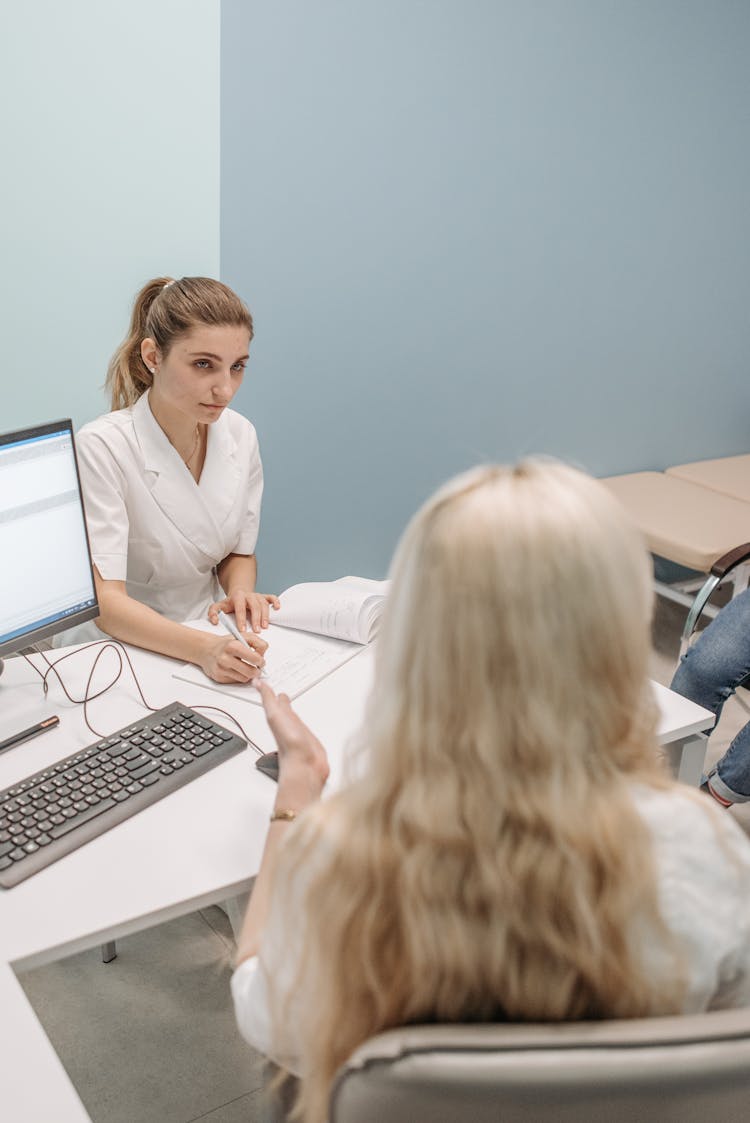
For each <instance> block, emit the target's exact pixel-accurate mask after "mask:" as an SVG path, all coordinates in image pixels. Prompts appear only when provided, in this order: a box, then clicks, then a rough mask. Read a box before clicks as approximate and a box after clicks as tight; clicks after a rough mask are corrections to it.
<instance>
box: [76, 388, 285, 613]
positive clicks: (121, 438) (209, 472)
mask: <svg viewBox="0 0 750 1123" xmlns="http://www.w3.org/2000/svg"><path fill="white" fill-rule="evenodd" d="M76 450H77V453H78V464H79V468H80V473H81V487H82V490H83V498H84V505H85V509H86V524H87V526H88V532H89V540H90V543H91V554H92V558H93V561H94V564H95V565H96V567H97V569H98V570H99V572H100V573H101V575H102V577H103V578H105V579H106V580H111V581H125V583H126V587H127V591H128V593H129V594H130V596H131V597H134V598H135V599H136V600H138V601H141V602H142V603H143V604H147V605H148V606H149V607H150V608H153V609H155V610H156V611H157V612H159V613H161V615H162V616H166V617H168V619H170V620H177V621H183V620H191V619H195V618H197V617H203V616H205V614H206V610H207V608H208V606H209V604H211V602H212V601H215V600H219V599H220V598H221V597H223V595H224V594H223V592H222V591H221V588H220V586H219V582H218V579H217V576H216V566H217V565H218V564H219V562H221V561H223V559H224V558H225V557H227V555H228V554H232V553H234V554H253V553H254V552H255V544H256V541H257V537H258V527H259V523H260V504H261V497H262V494H263V468H262V466H261V461H260V452H259V449H258V438H257V435H256V432H255V428H254V426H253V425H251V423H250V422H249V421H248V420H247V418H245V417H242V415H241V414H239V413H235V412H234V411H233V410H225V411H224V413H223V414H222V415H221V417H220V418H219V419H218V420H217V421H215V422H214V423H213V425H210V426H209V428H208V442H207V446H206V459H205V463H204V465H203V471H202V473H201V478H200V482H199V483H196V482H195V480H194V479H193V477H192V475H191V474H190V471H189V470H188V468H187V467H186V465H185V464H184V462H183V460H182V458H181V457H180V455H179V453H178V452H177V451H176V449H174V448H173V447H172V445H171V444H170V443H169V441H168V440H167V438H166V436H165V434H164V433H163V431H162V430H161V428H160V427H159V425H158V424H157V422H156V419H155V418H154V415H153V414H152V413H151V408H150V406H149V404H148V392H146V393H145V394H144V395H143V396H142V397H141V398H139V399H138V401H137V402H136V403H135V405H133V406H130V407H129V408H127V409H121V410H116V411H115V412H114V413H107V414H105V415H104V416H103V417H99V418H97V420H96V421H92V422H90V423H89V424H88V425H84V427H83V428H82V429H81V430H80V432H79V433H78V434H77V436H76Z"/></svg>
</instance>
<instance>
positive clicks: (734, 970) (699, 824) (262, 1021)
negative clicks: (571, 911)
mask: <svg viewBox="0 0 750 1123" xmlns="http://www.w3.org/2000/svg"><path fill="white" fill-rule="evenodd" d="M633 796H634V800H635V804H636V808H637V811H638V813H639V814H640V815H641V817H642V819H643V821H644V823H645V824H646V826H647V827H648V829H649V831H650V833H651V838H652V843H653V855H654V865H655V871H656V879H657V890H658V897H659V904H660V909H661V914H662V918H663V920H664V923H665V924H666V927H667V929H668V931H669V932H670V933H671V934H672V936H673V938H674V939H675V940H676V943H677V946H678V948H681V949H682V950H683V952H684V956H685V962H686V964H687V966H688V970H689V977H688V979H687V988H686V993H685V999H684V1005H683V1012H684V1013H686V1014H687V1013H697V1012H700V1011H703V1010H714V1009H725V1008H728V1007H736V1006H746V1005H750V840H748V838H747V837H746V836H745V835H744V833H743V832H742V830H741V829H740V828H739V827H738V826H737V824H736V823H735V822H733V820H732V817H731V816H730V815H727V814H726V813H725V812H723V811H720V810H719V809H718V808H717V807H714V805H713V804H712V803H711V802H710V801H709V799H708V798H707V797H700V796H697V793H696V794H694V795H691V794H690V793H689V792H688V790H687V789H685V790H679V789H678V790H674V789H673V790H671V791H659V790H656V789H652V788H646V787H642V786H634V788H633ZM323 843H324V845H325V840H323ZM627 845H628V840H627V839H623V846H627ZM318 865H319V863H318V862H315V860H314V858H313V860H312V861H311V862H310V863H309V865H307V866H305V867H304V868H303V869H300V870H297V871H295V872H294V873H293V874H292V876H291V879H290V883H289V884H288V885H286V886H285V887H284V888H285V892H284V906H283V916H282V915H279V912H280V910H278V909H276V910H272V914H271V919H270V921H269V926H268V927H267V929H266V931H265V932H264V933H263V939H262V945H261V954H260V958H258V957H253V958H251V959H247V960H245V962H244V963H241V964H240V966H239V967H238V968H237V969H236V971H235V972H234V974H233V976H232V983H231V986H232V996H233V999H234V1009H235V1014H236V1017H237V1024H238V1026H239V1029H240V1033H241V1034H242V1036H243V1037H244V1038H245V1039H246V1040H247V1041H248V1042H249V1043H250V1044H251V1045H252V1046H254V1048H256V1049H258V1050H259V1051H260V1052H262V1053H266V1054H267V1055H269V1056H271V1057H273V1059H274V1060H276V1061H277V1062H278V1063H279V1064H281V1065H283V1066H285V1067H286V1068H288V1069H289V1070H290V1071H292V1072H297V1073H298V1072H299V1071H300V1067H299V1064H300V1063H299V1054H300V1048H299V1043H298V1042H297V1041H296V1040H295V1036H294V1025H295V1021H296V1019H295V1017H294V998H295V996H294V994H293V992H292V989H291V988H292V987H293V984H294V982H295V980H296V976H297V969H298V965H299V963H300V957H301V955H302V952H303V949H304V939H305V937H304V930H305V917H304V906H303V901H304V896H305V891H306V888H307V885H308V884H309V881H310V879H311V877H312V876H314V873H315V872H316V870H317V867H318ZM290 918H294V923H289V919H290ZM632 935H633V939H634V940H635V941H636V942H637V943H638V944H640V949H641V955H642V960H641V961H642V963H643V964H644V966H645V968H646V970H647V971H648V972H649V974H651V975H652V976H653V978H654V979H655V980H656V979H658V980H661V979H663V978H664V975H665V972H666V971H668V970H670V969H671V968H670V965H671V963H672V960H671V956H670V950H669V949H668V948H667V947H666V946H665V944H664V942H663V941H662V942H660V940H659V934H658V933H657V932H653V931H650V930H647V928H646V926H645V925H640V926H639V925H638V922H637V920H636V921H635V923H634V927H633V933H632ZM269 978H270V979H271V980H272V982H273V989H274V994H275V996H276V997H277V999H278V1000H279V1002H280V1004H281V1005H282V1007H283V1004H284V1003H285V1002H288V1003H289V1005H288V1006H287V1007H285V1008H286V1010H287V1018H286V1019H285V1022H284V1025H283V1026H282V1027H281V1031H280V1032H279V1034H278V1035H277V1036H273V1035H272V1030H271V1022H270V1005H269V993H268V981H267V980H268V979H269Z"/></svg>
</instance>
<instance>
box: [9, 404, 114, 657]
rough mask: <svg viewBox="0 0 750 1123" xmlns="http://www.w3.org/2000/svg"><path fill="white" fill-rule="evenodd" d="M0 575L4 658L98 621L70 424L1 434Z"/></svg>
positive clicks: (55, 424)
mask: <svg viewBox="0 0 750 1123" xmlns="http://www.w3.org/2000/svg"><path fill="white" fill-rule="evenodd" d="M0 575H2V580H1V581H0V657H1V656H3V655H10V654H12V653H13V652H16V651H20V650H21V649H22V648H24V647H30V646H32V645H33V644H35V643H38V642H39V640H42V639H47V638H49V637H50V636H53V635H55V634H56V633H57V632H62V631H64V630H65V629H66V628H72V627H73V626H74V625H75V624H83V623H84V622H85V621H87V620H92V619H93V618H94V617H95V616H98V615H99V606H98V604H97V600H96V589H95V587H94V573H93V569H92V566H91V551H90V549H89V540H88V534H87V531H86V520H85V518H84V513H83V499H82V497H81V482H80V479H79V475H78V463H77V461H76V454H75V445H74V443H73V427H72V424H71V422H70V420H66V421H53V422H50V423H48V424H46V425H39V426H36V427H35V428H33V429H20V430H19V431H18V432H15V433H4V434H2V435H0ZM0 669H2V659H1V658H0Z"/></svg>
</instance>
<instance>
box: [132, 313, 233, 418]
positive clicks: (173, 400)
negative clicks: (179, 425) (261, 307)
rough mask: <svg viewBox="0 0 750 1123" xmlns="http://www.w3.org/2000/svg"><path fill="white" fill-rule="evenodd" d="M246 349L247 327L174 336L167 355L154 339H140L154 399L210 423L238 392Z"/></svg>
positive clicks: (200, 328)
mask: <svg viewBox="0 0 750 1123" xmlns="http://www.w3.org/2000/svg"><path fill="white" fill-rule="evenodd" d="M149 344H151V345H152V346H151V347H149V346H148V345H149ZM249 347H250V336H249V333H248V331H247V329H246V328H243V327H236V326H229V325H220V326H215V325H202V324H201V325H198V326H197V327H194V328H192V329H191V330H190V331H189V332H187V333H186V334H185V335H181V336H178V337H177V339H176V340H175V341H174V343H173V344H172V346H171V348H170V349H169V351H168V352H167V353H166V355H165V354H163V353H162V352H161V351H160V350H159V349H158V348H157V347H156V345H155V344H154V342H153V340H144V343H143V345H142V347H141V353H142V354H143V358H144V360H145V362H146V365H147V366H148V367H149V368H151V367H153V368H155V373H154V384H153V389H152V391H151V395H152V399H154V398H155V399H156V401H157V403H158V404H159V405H161V406H163V407H166V408H167V409H169V410H170V411H177V412H178V413H181V414H184V415H185V416H186V417H189V418H190V419H191V420H192V421H195V422H203V423H204V424H209V425H210V424H211V423H212V422H213V421H216V420H217V418H219V417H221V414H222V413H223V411H224V410H225V409H226V407H227V406H228V405H229V403H230V402H231V400H232V398H233V397H234V395H235V394H236V392H237V390H238V389H239V386H240V383H241V382H242V377H243V375H244V373H245V366H246V365H247V359H248V350H249ZM150 358H151V359H152V361H149V359H150Z"/></svg>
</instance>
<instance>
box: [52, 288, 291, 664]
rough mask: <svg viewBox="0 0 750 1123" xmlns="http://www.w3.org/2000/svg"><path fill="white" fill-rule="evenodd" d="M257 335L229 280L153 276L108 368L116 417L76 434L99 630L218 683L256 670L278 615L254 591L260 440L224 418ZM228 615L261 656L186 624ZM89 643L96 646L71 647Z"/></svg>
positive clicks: (236, 419)
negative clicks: (266, 631)
mask: <svg viewBox="0 0 750 1123" xmlns="http://www.w3.org/2000/svg"><path fill="white" fill-rule="evenodd" d="M252 338H253V321H252V318H251V316H250V312H249V311H248V309H247V307H246V306H245V304H244V303H243V302H242V301H241V300H240V298H239V297H238V296H237V294H236V293H234V292H233V291H232V289H230V288H228V287H227V286H226V285H224V284H222V283H221V282H220V281H216V280H214V279H213V278H211V277H182V278H180V279H178V280H175V279H173V278H169V277H156V278H154V279H153V280H151V281H149V282H147V284H145V285H144V286H143V288H142V289H141V291H140V292H139V293H138V295H137V296H136V298H135V302H134V305H133V311H132V316H131V320H130V327H129V329H128V334H127V336H126V338H125V340H124V342H123V343H122V344H121V346H120V347H119V348H118V349H117V351H116V352H115V354H114V356H113V357H112V360H111V362H110V365H109V370H108V374H107V386H108V388H109V391H110V396H111V402H112V412H111V413H108V414H105V415H104V416H103V417H100V418H98V419H97V420H96V421H92V422H91V423H90V424H88V425H85V426H84V427H83V428H82V429H81V431H80V432H79V433H78V435H77V438H76V446H77V451H78V459H79V464H80V470H81V483H82V487H83V494H84V500H85V505H86V522H87V525H88V531H89V537H90V541H91V551H92V556H93V561H94V577H95V581H96V592H97V598H98V601H99V608H100V612H101V614H100V616H99V618H98V620H97V623H98V625H99V628H100V629H101V630H102V631H104V632H107V633H108V634H109V635H111V636H114V637H115V638H116V639H120V640H123V641H124V642H127V643H134V644H137V645H138V646H139V647H145V648H148V649H149V650H152V651H158V652H161V653H162V654H163V655H170V656H172V657H174V658H176V659H184V660H186V661H189V662H191V663H196V664H198V665H199V666H200V667H202V668H203V670H204V671H205V673H206V674H207V675H209V676H210V677H211V678H213V679H216V680H218V681H220V682H246V681H248V680H249V679H250V678H252V677H253V676H254V675H255V674H257V673H258V670H259V668H260V667H261V666H262V665H263V651H264V650H265V648H266V646H267V645H266V643H265V641H264V640H263V639H261V638H260V635H259V634H258V633H259V632H260V631H261V629H262V628H264V627H265V626H266V625H267V623H268V613H269V607H270V606H271V605H274V606H275V607H278V600H277V598H276V597H275V596H272V595H265V594H259V593H258V592H256V589H255V581H256V571H257V567H256V560H255V545H256V540H257V537H258V527H259V522H260V505H261V496H262V493H263V469H262V466H261V460H260V452H259V449H258V438H257V435H256V432H255V429H254V427H253V425H252V424H251V423H250V422H249V421H248V420H247V418H245V417H243V416H242V415H241V414H239V413H236V412H234V411H233V410H231V409H229V408H228V407H229V405H230V403H231V401H232V398H233V397H234V395H235V393H236V392H237V390H238V389H239V387H240V384H241V383H242V379H243V377H244V373H245V367H246V365H247V361H248V356H249V349H250V341H251V340H252ZM220 609H223V610H224V611H225V612H234V613H235V615H236V619H237V625H238V627H239V628H240V629H241V630H242V631H244V630H245V627H246V624H248V625H249V626H250V628H251V631H250V634H249V635H248V643H249V644H250V645H251V647H252V651H251V652H248V650H247V648H246V647H245V646H244V645H243V644H241V643H240V642H239V641H238V640H236V639H232V638H231V637H228V636H224V635H222V636H220V637H217V636H214V635H210V634H208V633H206V632H199V631H196V630H195V629H192V628H185V627H184V626H183V621H185V620H189V619H193V618H195V617H201V616H204V615H206V614H208V616H209V618H210V619H211V620H212V621H213V622H214V623H216V621H217V620H218V611H219V610H220ZM87 627H92V626H89V625H87ZM93 632H94V633H96V629H95V628H93ZM83 638H96V636H95V635H94V636H84V635H83V634H80V633H79V634H77V635H75V636H74V635H72V634H69V635H68V636H66V641H67V642H74V641H76V640H81V639H83Z"/></svg>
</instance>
